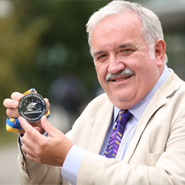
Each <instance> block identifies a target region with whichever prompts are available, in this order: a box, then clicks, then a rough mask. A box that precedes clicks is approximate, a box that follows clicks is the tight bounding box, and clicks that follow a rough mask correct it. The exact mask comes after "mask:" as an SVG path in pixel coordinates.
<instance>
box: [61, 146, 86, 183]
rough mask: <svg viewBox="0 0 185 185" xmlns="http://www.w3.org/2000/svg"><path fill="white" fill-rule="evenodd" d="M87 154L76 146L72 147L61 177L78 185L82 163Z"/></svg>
mask: <svg viewBox="0 0 185 185" xmlns="http://www.w3.org/2000/svg"><path fill="white" fill-rule="evenodd" d="M85 153H86V150H84V149H82V148H80V147H78V146H76V145H73V146H72V147H71V149H70V150H69V152H68V154H67V157H66V159H65V161H64V164H63V166H62V170H61V176H62V177H63V179H64V180H65V181H67V182H69V181H70V182H71V183H72V184H73V185H75V184H76V181H77V175H78V170H79V167H80V163H81V161H82V159H83V157H84V155H85Z"/></svg>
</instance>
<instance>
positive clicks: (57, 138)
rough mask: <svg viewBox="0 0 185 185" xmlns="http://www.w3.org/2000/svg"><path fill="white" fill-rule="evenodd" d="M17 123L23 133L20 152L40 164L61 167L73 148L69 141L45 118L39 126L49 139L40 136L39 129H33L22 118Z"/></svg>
mask: <svg viewBox="0 0 185 185" xmlns="http://www.w3.org/2000/svg"><path fill="white" fill-rule="evenodd" d="M19 122H20V124H21V126H22V128H23V129H24V131H25V133H24V136H23V138H22V142H23V146H22V150H23V151H24V152H25V153H26V157H27V158H29V159H31V160H33V161H36V162H38V163H41V164H48V165H53V166H62V165H63V163H64V160H65V158H66V156H67V154H68V152H69V150H70V148H71V147H72V146H73V143H72V142H71V140H69V139H68V138H67V137H66V136H65V135H64V134H63V133H62V132H60V131H59V130H57V129H56V128H55V127H53V126H52V125H51V124H50V123H49V122H48V120H47V118H46V117H45V116H44V117H43V118H42V119H41V126H42V128H43V129H44V130H45V131H46V132H47V133H48V134H49V135H50V136H51V137H45V136H43V135H42V134H40V133H39V132H38V130H39V128H37V127H35V128H33V127H32V126H31V125H30V124H29V123H28V122H27V121H26V120H25V119H24V118H22V117H19Z"/></svg>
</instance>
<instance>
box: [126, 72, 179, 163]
mask: <svg viewBox="0 0 185 185" xmlns="http://www.w3.org/2000/svg"><path fill="white" fill-rule="evenodd" d="M179 87H180V81H179V80H178V77H177V76H176V75H175V74H174V72H173V71H171V74H170V76H169V77H168V78H167V79H166V81H165V82H164V83H163V84H162V86H161V87H160V88H159V89H158V90H157V92H156V93H155V95H154V96H153V98H152V100H151V101H150V103H149V104H148V106H147V108H146V109H145V111H144V113H143V115H142V117H141V119H140V120H139V122H138V126H137V129H136V132H135V134H134V137H133V139H132V141H131V143H130V146H129V148H128V150H127V152H126V155H125V157H124V161H125V162H127V163H128V162H129V161H130V159H131V157H132V155H133V153H134V151H135V149H136V147H137V144H138V143H139V141H140V138H141V136H142V133H143V132H144V130H145V128H146V126H147V124H148V122H149V120H150V118H151V117H152V116H153V114H154V113H155V112H156V111H157V110H158V109H160V107H162V106H163V105H164V104H166V103H167V102H168V97H170V96H172V95H173V94H174V93H175V92H176V91H177V90H178V89H179Z"/></svg>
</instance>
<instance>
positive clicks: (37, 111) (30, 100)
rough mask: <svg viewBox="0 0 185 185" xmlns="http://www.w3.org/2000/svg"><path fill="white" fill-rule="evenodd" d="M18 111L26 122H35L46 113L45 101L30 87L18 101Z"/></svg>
mask: <svg viewBox="0 0 185 185" xmlns="http://www.w3.org/2000/svg"><path fill="white" fill-rule="evenodd" d="M18 112H19V114H20V116H22V117H23V118H25V119H26V120H27V121H28V122H36V121H38V120H40V119H41V118H42V116H44V115H45V114H46V102H45V101H44V98H43V97H42V96H41V95H40V94H37V92H36V91H35V89H32V90H31V91H30V92H29V93H27V94H25V95H24V96H23V97H22V98H21V100H20V101H19V106H18Z"/></svg>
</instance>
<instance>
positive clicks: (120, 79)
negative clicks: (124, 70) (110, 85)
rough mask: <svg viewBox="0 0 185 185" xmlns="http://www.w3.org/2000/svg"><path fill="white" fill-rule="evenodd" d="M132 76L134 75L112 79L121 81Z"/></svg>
mask: <svg viewBox="0 0 185 185" xmlns="http://www.w3.org/2000/svg"><path fill="white" fill-rule="evenodd" d="M131 76H132V75H130V76H126V77H122V78H118V79H110V81H114V82H119V81H122V80H126V79H129V78H130V77H131Z"/></svg>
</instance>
